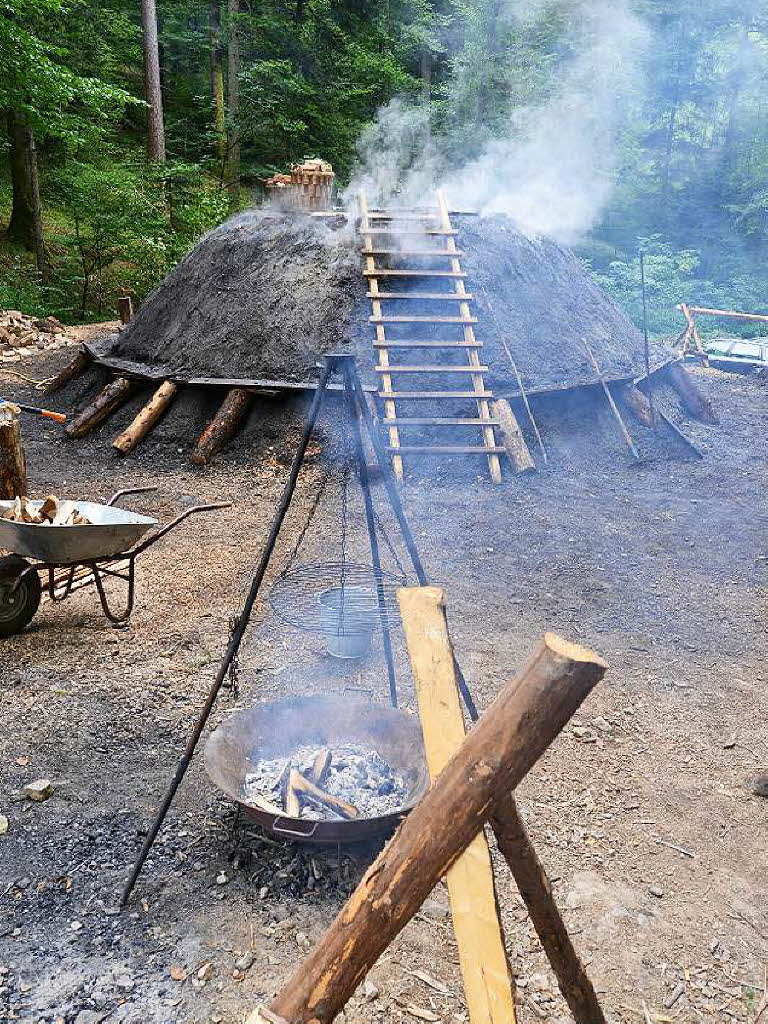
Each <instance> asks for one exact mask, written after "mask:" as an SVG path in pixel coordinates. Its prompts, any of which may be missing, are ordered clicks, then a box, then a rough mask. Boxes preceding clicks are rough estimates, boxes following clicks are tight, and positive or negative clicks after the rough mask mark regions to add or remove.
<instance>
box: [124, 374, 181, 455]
mask: <svg viewBox="0 0 768 1024" xmlns="http://www.w3.org/2000/svg"><path fill="white" fill-rule="evenodd" d="M178 390H179V389H178V388H177V387H176V385H175V384H174V383H172V382H171V381H169V380H166V381H163V383H162V384H161V385H160V387H159V388H158V389H157V391H156V392H155V393H154V395H152V397H151V398H150V400H149V401H148V402H147V404H146V405H145V406H144V408H143V409H141V410H140V411H139V413H138V414H137V415H136V418H135V419H134V420H133V422H132V423H131V425H130V426H128V427H126V428H125V430H124V431H123V432H122V434H118V436H117V437H116V438H115V440H114V441H113V442H112V447H113V448H115V449H116V450H117V451H118V452H120V454H121V455H128V453H129V452H132V451H133V449H134V448H135V447H136V445H137V444H138V443H139V441H141V440H142V439H143V438H145V437H146V436H147V434H148V433H149V432H150V430H151V429H152V428H153V427H154V426H155V424H156V423H157V422H158V421H159V420H160V417H161V416H162V415H163V413H164V412H165V410H166V409H167V408H168V406H169V405H170V404H171V402H172V401H173V399H174V398H175V397H176V392H177V391H178Z"/></svg>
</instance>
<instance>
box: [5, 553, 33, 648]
mask: <svg viewBox="0 0 768 1024" xmlns="http://www.w3.org/2000/svg"><path fill="white" fill-rule="evenodd" d="M28 568H29V562H28V561H27V560H26V559H25V558H20V557H19V556H18V555H3V556H2V557H0V636H13V635H14V634H15V633H20V632H21V631H22V629H24V627H25V626H27V625H29V623H30V622H31V621H32V619H33V618H34V615H35V612H36V611H37V609H38V607H39V606H40V594H41V593H42V587H41V585H40V577H39V575H38V574H37V573H36V572H30V573H28V574H27V575H26V576H25V577H24V579H23V580H22V581H21V584H20V586H18V587H17V588H16V589H15V590H14V589H13V585H14V583H15V582H16V580H17V579H18V578H19V576H21V574H22V573H23V572H24V570H25V569H28Z"/></svg>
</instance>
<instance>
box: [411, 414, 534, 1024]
mask: <svg viewBox="0 0 768 1024" xmlns="http://www.w3.org/2000/svg"><path fill="white" fill-rule="evenodd" d="M497 404H498V403H497ZM397 599H398V603H399V605H400V614H401V616H402V620H403V629H404V631H405V639H406V643H407V645H408V656H409V658H410V661H411V668H412V670H413V678H414V680H415V683H416V693H417V695H418V700H419V718H420V719H421V727H422V730H423V733H424V748H425V750H426V753H427V764H428V766H429V774H430V777H431V778H432V781H433V782H434V780H435V778H436V777H437V776H438V775H439V774H440V772H441V771H442V770H443V768H444V767H445V766H446V764H447V763H448V762H449V761H450V759H451V758H452V757H453V755H454V754H455V753H456V751H457V750H458V749H459V747H460V746H461V744H462V742H463V740H464V719H463V717H462V714H461V704H460V703H459V690H458V686H457V685H456V669H455V667H454V664H455V663H454V657H453V648H452V647H451V642H450V639H449V637H448V625H447V623H446V619H445V607H444V605H443V592H442V590H440V588H439V587H409V588H403V589H401V590H399V591H398V593H397ZM446 881H447V883H448V893H449V895H450V899H451V914H452V915H453V930H454V932H455V933H456V942H457V944H458V947H459V963H460V965H461V975H462V977H463V979H464V993H465V995H466V999H467V1010H468V1011H469V1019H470V1022H471V1024H513V1022H514V1021H515V983H514V977H513V975H512V971H511V968H510V966H509V960H508V959H507V951H506V949H505V946H504V934H503V932H502V928H501V922H500V921H499V917H498V914H497V910H496V896H495V893H494V887H493V867H492V865H491V854H490V850H489V849H488V843H487V841H486V838H485V834H484V833H483V832H482V830H481V831H480V832H478V834H477V835H476V836H475V838H474V839H473V840H472V842H471V843H470V844H469V846H468V847H467V849H466V850H465V851H464V853H462V855H461V856H460V857H459V859H458V860H457V861H456V863H455V864H454V865H453V867H452V868H450V870H449V871H448V874H447V876H446Z"/></svg>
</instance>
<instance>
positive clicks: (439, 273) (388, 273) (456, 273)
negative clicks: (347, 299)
mask: <svg viewBox="0 0 768 1024" xmlns="http://www.w3.org/2000/svg"><path fill="white" fill-rule="evenodd" d="M451 255H453V253H451ZM363 275H364V276H365V277H451V278H457V277H466V276H467V275H466V274H465V273H464V272H463V271H462V270H414V269H410V270H409V269H408V268H407V267H402V268H401V269H399V270H390V268H389V267H387V268H386V269H382V270H364V271H363Z"/></svg>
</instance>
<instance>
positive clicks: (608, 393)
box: [581, 338, 640, 462]
mask: <svg viewBox="0 0 768 1024" xmlns="http://www.w3.org/2000/svg"><path fill="white" fill-rule="evenodd" d="M581 341H582V344H583V345H584V348H585V349H586V351H587V355H588V356H589V361H590V362H591V363H592V366H593V367H594V370H595V373H596V374H597V379H598V380H599V381H600V386H601V387H602V389H603V394H604V395H605V397H606V398H607V399H608V404H609V405H610V407H611V412H612V413H613V415H614V418H615V419H616V422H617V423H618V425H619V430H620V431H621V436H622V437H623V438H624V442H625V444H626V446H627V448H629V450H630V452H631V453H632V458H633V459H634V460H635V461H636V462H639V461H640V456H639V454H638V451H637V448H635V442H634V441H633V440H632V435H631V434H630V432H629V431H628V430H627V425H626V423H625V422H624V420H623V419H622V416H621V413H620V412H619V407H618V406H617V405H616V402H615V401H614V400H613V395H612V394H611V389H610V388H609V387H608V385H607V383H606V380H605V377H604V376H603V373H602V371H601V369H600V367H599V365H598V362H597V360H596V359H595V353H594V352H593V351H592V349H591V348H590V347H589V342H588V341H587V339H586V338H582V339H581Z"/></svg>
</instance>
